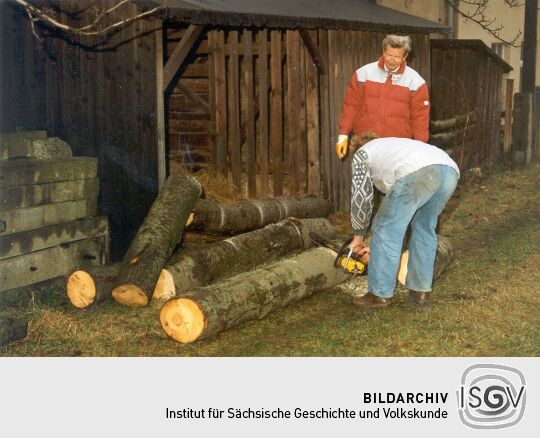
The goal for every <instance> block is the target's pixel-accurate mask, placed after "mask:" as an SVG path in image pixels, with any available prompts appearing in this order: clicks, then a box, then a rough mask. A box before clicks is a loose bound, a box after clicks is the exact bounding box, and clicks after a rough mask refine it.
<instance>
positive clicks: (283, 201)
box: [189, 196, 330, 235]
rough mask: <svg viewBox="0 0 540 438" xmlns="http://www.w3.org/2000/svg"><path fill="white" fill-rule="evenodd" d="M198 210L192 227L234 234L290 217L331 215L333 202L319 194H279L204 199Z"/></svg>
mask: <svg viewBox="0 0 540 438" xmlns="http://www.w3.org/2000/svg"><path fill="white" fill-rule="evenodd" d="M194 213H195V215H194V218H193V223H192V224H191V225H190V227H189V229H190V230H197V231H204V232H206V233H212V234H227V235H232V234H239V233H242V232H245V231H250V230H256V229H258V228H262V227H264V226H265V225H268V224H271V223H276V222H279V221H280V220H283V219H285V218H287V217H295V218H298V219H307V218H317V217H326V216H328V215H329V214H330V204H329V203H328V202H327V201H325V200H324V199H321V198H318V197H315V196H307V197H305V198H294V197H278V198H268V199H259V200H249V201H239V202H233V203H231V204H223V203H220V202H217V201H207V200H204V199H201V200H200V201H199V202H198V203H197V206H196V207H195V211H194Z"/></svg>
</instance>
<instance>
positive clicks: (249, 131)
mask: <svg viewBox="0 0 540 438" xmlns="http://www.w3.org/2000/svg"><path fill="white" fill-rule="evenodd" d="M244 69H245V79H246V100H247V108H246V147H247V174H248V175H247V176H248V196H249V197H250V198H255V197H256V196H257V162H256V154H255V108H254V105H255V102H254V101H255V90H254V80H253V32H252V31H251V30H245V31H244Z"/></svg>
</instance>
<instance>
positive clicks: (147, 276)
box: [113, 174, 202, 306]
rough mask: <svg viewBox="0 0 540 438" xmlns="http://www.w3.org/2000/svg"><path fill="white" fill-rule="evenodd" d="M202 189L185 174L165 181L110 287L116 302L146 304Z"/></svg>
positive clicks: (132, 304) (129, 304)
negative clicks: (112, 286) (114, 285)
mask: <svg viewBox="0 0 540 438" xmlns="http://www.w3.org/2000/svg"><path fill="white" fill-rule="evenodd" d="M201 191H202V188H201V185H200V183H199V182H198V181H197V180H196V179H195V178H193V177H191V176H188V175H182V174H179V175H171V176H170V177H169V178H168V179H167V181H165V184H164V185H163V188H162V189H161V192H160V193H159V195H158V197H157V198H156V200H155V201H154V203H153V204H152V207H151V208H150V211H149V212H148V214H147V215H146V218H145V219H144V222H143V224H142V225H141V227H140V228H139V230H138V231H137V234H136V235H135V238H134V239H133V241H132V242H131V245H130V246H129V248H128V250H127V252H126V254H125V256H124V259H123V261H122V267H121V269H120V273H119V274H118V281H117V285H116V287H115V288H114V290H113V297H114V299H115V300H116V301H117V302H119V303H121V304H125V305H128V306H145V305H147V304H148V301H149V299H150V297H151V296H152V293H153V292H154V288H155V286H156V283H157V280H158V278H159V274H160V273H161V270H162V269H163V266H164V265H165V263H166V262H167V260H168V259H169V257H170V256H171V254H172V252H173V250H174V248H175V246H176V245H177V244H178V243H179V242H180V239H181V237H182V232H183V231H184V226H185V224H186V222H187V221H188V218H189V216H190V214H191V211H192V210H193V208H194V207H195V204H196V203H197V201H198V199H199V196H200V195H201Z"/></svg>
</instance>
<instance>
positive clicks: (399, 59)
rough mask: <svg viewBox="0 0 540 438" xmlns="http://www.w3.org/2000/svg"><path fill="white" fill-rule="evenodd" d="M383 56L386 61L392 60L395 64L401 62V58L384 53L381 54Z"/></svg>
mask: <svg viewBox="0 0 540 438" xmlns="http://www.w3.org/2000/svg"><path fill="white" fill-rule="evenodd" d="M383 56H384V57H385V58H386V59H389V60H392V61H396V62H401V61H403V56H395V55H389V54H388V53H386V52H383Z"/></svg>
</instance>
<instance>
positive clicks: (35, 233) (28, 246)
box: [0, 216, 108, 260]
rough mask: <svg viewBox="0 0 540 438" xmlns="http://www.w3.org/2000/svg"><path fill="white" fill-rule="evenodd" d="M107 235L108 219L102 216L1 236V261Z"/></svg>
mask: <svg viewBox="0 0 540 438" xmlns="http://www.w3.org/2000/svg"><path fill="white" fill-rule="evenodd" d="M107 233H108V227H107V217H106V216H100V217H93V218H87V219H80V220H76V221H72V222H69V223H65V224H55V225H50V226H48V227H43V228H38V229H36V230H30V231H23V232H21V233H14V234H9V235H7V236H0V260H1V259H6V258H8V257H15V256H18V255H21V254H26V253H29V252H34V251H39V250H41V249H45V248H50V247H52V246H56V245H60V244H62V243H68V242H73V241H75V240H82V239H88V238H91V237H95V236H103V235H105V234H107Z"/></svg>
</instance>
